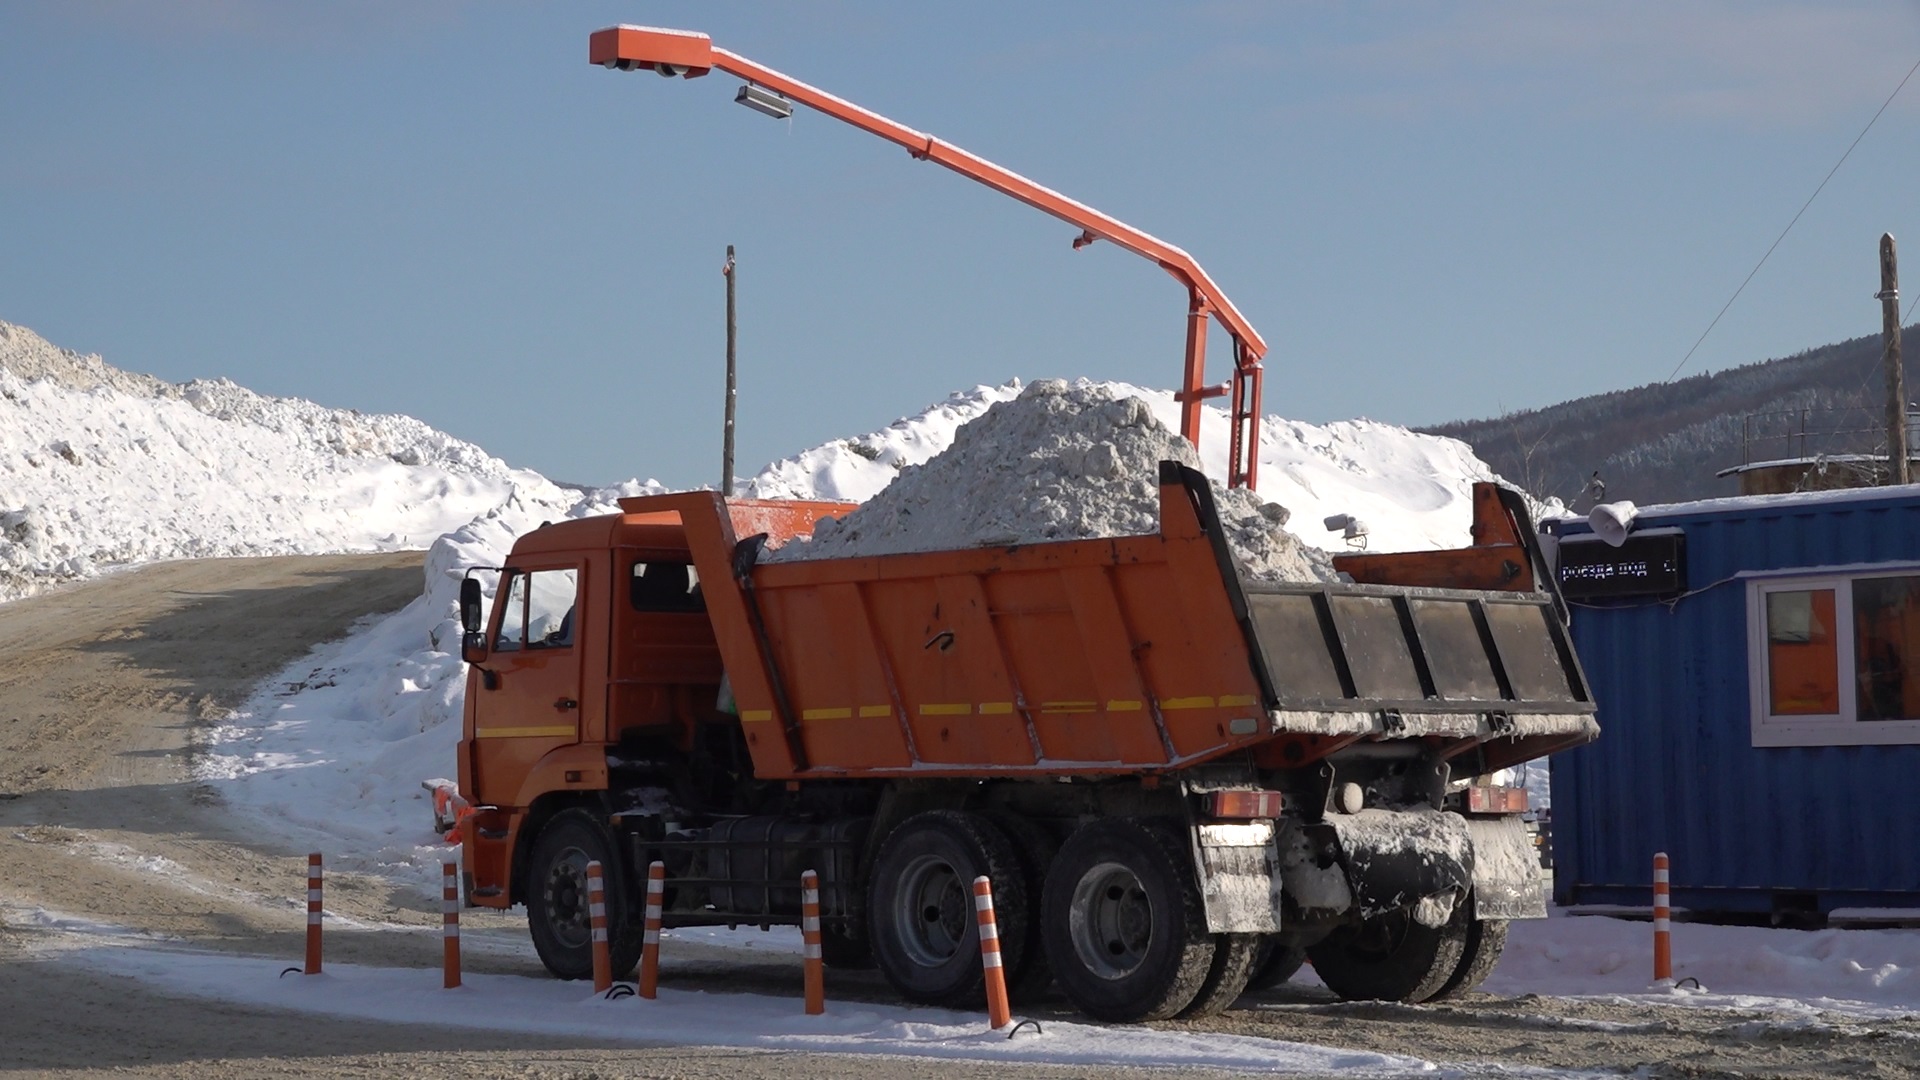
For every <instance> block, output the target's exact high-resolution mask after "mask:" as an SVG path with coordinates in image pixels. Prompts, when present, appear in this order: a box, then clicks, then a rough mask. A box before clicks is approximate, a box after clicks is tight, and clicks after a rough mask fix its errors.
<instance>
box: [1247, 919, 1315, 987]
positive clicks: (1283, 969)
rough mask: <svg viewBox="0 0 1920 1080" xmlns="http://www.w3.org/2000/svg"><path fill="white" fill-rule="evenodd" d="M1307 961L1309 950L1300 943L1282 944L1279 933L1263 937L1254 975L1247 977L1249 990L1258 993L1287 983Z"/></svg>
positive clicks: (1254, 963)
mask: <svg viewBox="0 0 1920 1080" xmlns="http://www.w3.org/2000/svg"><path fill="white" fill-rule="evenodd" d="M1306 962H1307V950H1306V949H1305V947H1303V946H1299V945H1282V944H1280V938H1279V935H1277V934H1268V935H1266V936H1265V937H1264V938H1262V939H1261V942H1260V953H1259V955H1258V956H1256V957H1254V961H1253V975H1252V976H1250V977H1249V978H1248V979H1247V992H1248V993H1250V994H1257V993H1259V992H1261V991H1263V990H1271V989H1273V988H1274V987H1276V986H1279V985H1281V984H1282V983H1285V982H1286V981H1287V980H1288V979H1291V978H1293V977H1294V975H1295V974H1297V973H1298V972H1299V971H1300V966H1301V965H1302V964H1305V963H1306Z"/></svg>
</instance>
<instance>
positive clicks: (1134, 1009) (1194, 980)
mask: <svg viewBox="0 0 1920 1080" xmlns="http://www.w3.org/2000/svg"><path fill="white" fill-rule="evenodd" d="M1102 846H1118V847H1119V848H1121V849H1122V851H1123V852H1124V851H1127V850H1128V849H1131V851H1132V852H1133V853H1137V854H1138V855H1139V856H1140V857H1141V858H1142V859H1143V860H1145V862H1146V864H1148V865H1145V866H1144V867H1143V868H1145V869H1147V870H1148V871H1149V872H1154V873H1159V874H1163V875H1165V876H1166V877H1167V879H1168V880H1171V881H1172V882H1174V883H1176V889H1175V892H1177V893H1178V895H1179V897H1180V903H1181V909H1180V910H1179V911H1178V912H1177V913H1176V916H1175V919H1176V922H1177V923H1178V924H1179V926H1180V929H1181V931H1182V934H1183V937H1184V941H1182V942H1181V944H1180V948H1179V951H1178V953H1177V955H1174V956H1173V957H1172V958H1171V962H1170V967H1171V970H1170V971H1168V972H1166V974H1165V975H1164V977H1161V978H1158V979H1154V978H1152V977H1151V973H1149V975H1148V976H1147V977H1143V978H1141V979H1140V980H1139V983H1140V985H1141V987H1142V989H1141V990H1140V991H1139V992H1137V993H1135V994H1133V995H1132V996H1131V997H1130V998H1126V999H1123V1000H1114V999H1112V998H1111V997H1110V996H1109V997H1108V998H1107V999H1105V1000H1103V997H1102V995H1101V994H1100V990H1102V989H1107V988H1105V987H1101V986H1098V985H1096V983H1098V982H1104V980H1097V979H1096V978H1095V977H1093V976H1088V975H1086V974H1085V973H1084V971H1083V970H1082V969H1081V968H1080V962H1079V958H1078V956H1077V955H1076V954H1075V952H1074V948H1073V944H1072V942H1071V941H1070V940H1069V939H1068V938H1067V936H1066V934H1067V931H1066V928H1065V925H1066V922H1065V916H1066V913H1067V907H1068V905H1069V904H1070V903H1071V900H1072V896H1071V894H1072V889H1073V886H1074V885H1075V884H1076V883H1077V881H1078V874H1076V873H1073V872H1071V870H1072V866H1073V864H1074V862H1075V861H1077V860H1078V859H1080V858H1081V857H1082V853H1083V852H1086V851H1088V850H1089V849H1093V850H1096V851H1097V849H1099V848H1100V847H1102ZM1041 919H1042V930H1041V937H1042V940H1043V942H1044V943H1045V945H1046V949H1047V958H1048V960H1049V961H1050V962H1051V964H1052V966H1053V972H1054V978H1055V979H1056V980H1057V981H1058V982H1059V984H1060V988H1061V989H1062V990H1064V991H1065V992H1066V995H1067V997H1068V999H1069V1000H1071V1001H1072V1002H1073V1003H1074V1005H1075V1006H1076V1007H1077V1008H1079V1010H1080V1011H1081V1012H1083V1013H1086V1014H1087V1015H1088V1016H1091V1017H1093V1018H1094V1019H1096V1020H1104V1021H1108V1022H1111V1023H1134V1022H1138V1021H1143V1020H1167V1019H1171V1018H1172V1017H1174V1016H1176V1015H1178V1014H1179V1012H1180V1010H1182V1009H1184V1008H1186V1007H1187V1005H1188V1004H1189V1003H1191V1002H1192V1001H1193V999H1194V998H1195V997H1198V996H1199V994H1200V990H1201V987H1202V986H1204V985H1205V983H1206V981H1207V976H1208V974H1209V973H1210V972H1211V970H1212V967H1213V951H1214V942H1213V935H1211V934H1209V933H1207V916H1206V909H1205V908H1204V906H1203V905H1202V902H1201V899H1200V889H1199V886H1198V884H1197V883H1196V882H1195V880H1194V874H1193V864H1192V857H1191V855H1189V853H1188V850H1187V847H1186V845H1185V844H1183V843H1182V842H1181V841H1180V840H1179V839H1177V838H1176V835H1175V833H1174V831H1173V827H1172V826H1161V825H1153V826H1149V825H1145V824H1141V823H1139V822H1136V821H1132V820H1129V819H1125V818H1107V819H1104V820H1100V821H1095V822H1093V823H1092V824H1090V825H1086V826H1083V827H1082V828H1081V829H1080V830H1079V831H1078V832H1076V833H1074V834H1073V835H1072V836H1071V837H1069V838H1068V839H1067V842H1066V843H1065V844H1064V845H1062V846H1061V848H1060V855H1059V857H1058V858H1056V859H1055V860H1054V864H1053V870H1052V871H1050V872H1049V873H1048V875H1047V894H1046V896H1045V897H1044V898H1043V900H1042V908H1041ZM1128 981H1129V982H1132V981H1134V980H1128Z"/></svg>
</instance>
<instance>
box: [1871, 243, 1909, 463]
mask: <svg viewBox="0 0 1920 1080" xmlns="http://www.w3.org/2000/svg"><path fill="white" fill-rule="evenodd" d="M1879 300H1880V337H1881V340H1882V341H1883V342H1885V347H1886V354H1885V356H1884V357H1883V360H1884V362H1885V364H1886V367H1887V483H1889V484H1906V483H1911V482H1912V478H1911V477H1910V476H1909V475H1908V472H1907V373H1906V369H1905V368H1903V367H1902V366H1901V363H1900V263H1899V261H1898V260H1897V259H1896V258H1895V257H1894V252H1893V234H1892V233H1881V234H1880V293H1879Z"/></svg>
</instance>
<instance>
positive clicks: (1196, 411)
mask: <svg viewBox="0 0 1920 1080" xmlns="http://www.w3.org/2000/svg"><path fill="white" fill-rule="evenodd" d="M1212 316H1213V305H1211V304H1209V303H1207V298H1206V297H1204V296H1202V295H1200V290H1198V289H1188V290H1187V366H1186V370H1185V372H1184V373H1183V374H1182V376H1181V379H1180V393H1179V394H1177V395H1175V400H1177V401H1179V402H1180V437H1181V438H1183V439H1185V440H1187V441H1188V442H1190V443H1192V444H1193V448H1194V449H1195V450H1198V449H1200V402H1201V401H1203V400H1205V399H1206V397H1207V396H1208V395H1207V388H1206V387H1205V386H1204V385H1202V384H1201V382H1200V380H1201V379H1203V378H1205V377H1206V373H1207V320H1208V319H1209V318H1211V317H1212Z"/></svg>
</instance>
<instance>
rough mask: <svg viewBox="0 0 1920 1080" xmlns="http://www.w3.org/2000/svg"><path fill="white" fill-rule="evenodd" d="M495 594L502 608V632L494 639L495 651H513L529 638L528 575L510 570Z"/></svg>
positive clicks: (496, 601)
mask: <svg viewBox="0 0 1920 1080" xmlns="http://www.w3.org/2000/svg"><path fill="white" fill-rule="evenodd" d="M495 596H496V597H497V599H496V600H495V603H498V604H500V605H501V606H502V609H501V612H500V633H499V635H498V636H497V637H495V638H494V640H493V651H494V652H513V651H515V650H517V649H519V648H520V647H521V646H522V645H524V644H526V640H527V575H525V574H523V573H519V572H518V571H512V570H509V571H508V572H507V576H506V580H505V581H502V582H501V583H500V591H499V592H498V593H496V594H495Z"/></svg>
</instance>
